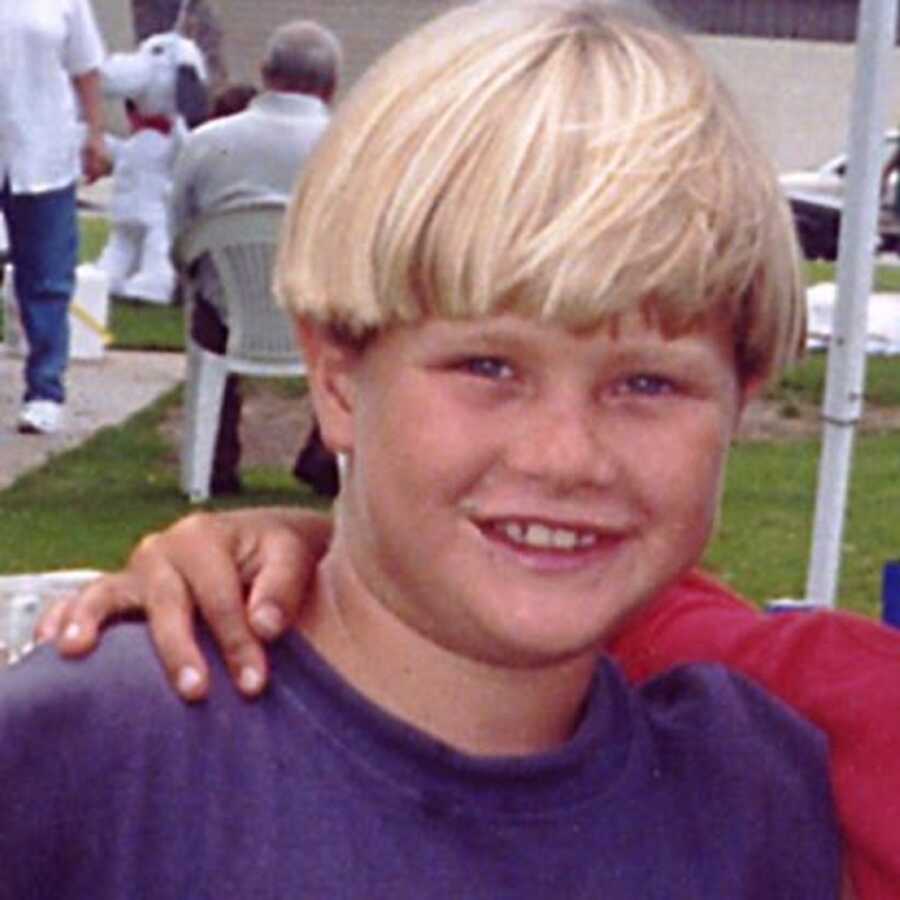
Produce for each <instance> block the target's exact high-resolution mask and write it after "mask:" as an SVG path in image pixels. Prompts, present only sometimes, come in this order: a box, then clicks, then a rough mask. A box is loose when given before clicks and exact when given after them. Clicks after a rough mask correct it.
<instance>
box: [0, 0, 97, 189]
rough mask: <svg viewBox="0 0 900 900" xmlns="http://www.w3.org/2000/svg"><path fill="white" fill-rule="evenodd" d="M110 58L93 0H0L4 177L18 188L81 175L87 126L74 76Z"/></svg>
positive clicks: (53, 185) (0, 171)
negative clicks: (106, 56)
mask: <svg viewBox="0 0 900 900" xmlns="http://www.w3.org/2000/svg"><path fill="white" fill-rule="evenodd" d="M103 56H104V48H103V40H102V38H101V36H100V30H99V28H98V27H97V21H96V19H95V18H94V13H93V10H92V9H91V6H90V3H89V0H2V2H0V180H2V179H5V178H7V177H8V178H9V181H10V186H11V188H12V191H13V193H16V194H37V193H43V192H45V191H51V190H56V189H58V188H62V187H65V186H66V185H69V184H72V182H74V181H75V180H76V179H77V178H78V176H79V174H80V171H81V166H80V161H79V151H80V147H81V141H82V134H83V129H82V128H81V127H80V126H79V123H78V102H77V98H76V96H75V92H74V90H73V88H72V78H73V77H74V76H76V75H83V74H85V73H87V72H90V71H91V70H92V69H97V68H99V66H100V63H101V62H102V61H103Z"/></svg>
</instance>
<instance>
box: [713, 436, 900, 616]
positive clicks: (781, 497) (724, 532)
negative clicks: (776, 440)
mask: <svg viewBox="0 0 900 900" xmlns="http://www.w3.org/2000/svg"><path fill="white" fill-rule="evenodd" d="M818 464H819V448H818V444H817V443H816V442H813V441H807V442H802V443H789V444H755V443H754V444H749V443H748V444H738V445H737V446H736V447H735V449H734V451H733V453H732V457H731V463H730V466H729V472H728V480H727V484H726V489H725V498H724V503H723V512H722V525H721V527H720V528H719V533H718V535H717V536H716V538H715V540H714V541H713V542H712V544H711V545H710V548H709V551H708V553H707V558H706V562H707V564H708V565H709V567H710V568H711V569H713V570H714V571H715V572H717V573H718V574H719V575H720V576H721V577H722V578H724V579H725V580H726V581H727V582H729V583H730V584H732V585H734V586H735V587H737V588H738V589H739V590H740V591H742V592H743V593H745V594H746V595H747V596H750V597H754V598H756V599H772V598H774V597H802V596H803V593H804V589H805V583H806V567H807V562H808V558H809V553H810V543H811V539H812V517H813V508H814V504H815V490H816V479H817V477H818ZM898 508H900V431H895V432H890V433H886V434H882V435H864V436H861V437H860V438H859V439H858V440H857V442H856V448H855V456H854V461H853V475H852V479H851V486H850V502H849V508H848V515H847V520H846V524H845V533H844V542H843V546H844V555H843V560H842V568H841V578H840V586H839V598H840V605H841V606H842V607H845V608H848V609H854V610H856V611H858V612H863V613H867V614H870V615H877V613H878V602H879V597H880V592H881V569H882V566H883V565H884V563H885V562H887V561H888V560H889V559H895V558H897V557H898V556H900V533H898V531H897V522H898V516H897V512H896V511H897V509H898Z"/></svg>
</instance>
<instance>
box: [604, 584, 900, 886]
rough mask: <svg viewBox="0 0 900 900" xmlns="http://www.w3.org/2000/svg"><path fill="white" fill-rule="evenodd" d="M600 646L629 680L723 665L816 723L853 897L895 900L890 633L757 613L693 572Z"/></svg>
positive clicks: (896, 676) (897, 812) (897, 840)
mask: <svg viewBox="0 0 900 900" xmlns="http://www.w3.org/2000/svg"><path fill="white" fill-rule="evenodd" d="M610 650H611V652H612V653H613V654H614V655H615V656H616V657H617V658H618V659H619V661H620V663H621V664H622V665H623V666H624V668H625V670H626V672H627V673H628V675H629V677H631V678H633V679H635V680H640V679H644V678H646V677H648V676H649V675H652V674H655V673H656V672H659V671H660V670H662V669H665V668H667V667H668V666H671V665H673V664H675V663H684V662H698V661H704V660H706V661H715V662H721V663H724V664H726V665H728V666H729V667H731V668H733V669H735V670H738V671H740V672H743V673H744V674H745V675H747V676H749V677H750V678H752V679H754V680H755V681H757V682H758V683H760V684H762V685H763V686H765V687H766V688H767V689H768V690H769V691H771V692H772V693H773V694H775V695H777V696H779V697H781V698H782V699H783V700H784V701H785V702H787V703H788V704H790V705H791V706H792V707H794V708H795V709H796V710H797V711H798V712H800V713H801V714H802V715H804V716H805V717H806V718H808V719H810V720H811V721H812V722H814V723H815V724H816V725H818V727H819V728H821V729H822V731H824V732H825V733H826V734H827V735H828V738H829V742H830V748H831V770H832V780H833V784H834V790H835V794H836V800H837V805H838V810H839V813H840V817H841V821H842V823H843V827H844V832H845V837H846V840H847V850H848V861H849V864H850V870H851V874H852V876H853V882H854V886H855V888H856V891H857V895H858V897H859V898H860V900H888V898H892V900H895V898H900V633H898V632H897V631H895V630H894V629H890V628H888V627H886V626H883V625H881V624H879V623H877V622H873V621H872V620H870V619H866V618H863V617H862V616H857V615H853V614H851V613H842V612H817V613H806V612H799V613H778V614H777V615H773V614H770V615H766V614H764V613H761V612H760V611H758V610H757V609H756V608H755V607H753V606H751V605H750V604H748V603H747V602H746V601H744V600H742V599H741V598H739V597H738V596H737V595H735V594H733V593H731V592H730V591H729V590H728V589H727V588H725V587H723V586H722V585H720V584H718V583H717V582H715V581H714V580H713V579H712V578H710V577H709V576H706V575H703V574H701V573H697V572H695V573H692V574H690V575H688V576H687V577H686V578H684V579H683V580H682V581H680V582H679V583H678V584H677V585H675V586H674V587H672V588H671V589H670V590H668V591H667V592H666V593H665V594H663V595H662V596H661V597H660V598H659V599H658V600H655V601H654V602H653V604H652V605H651V606H650V607H648V609H647V610H646V611H644V612H643V613H641V614H640V616H639V617H638V618H636V619H635V620H633V621H632V622H629V623H628V625H627V627H626V628H625V629H624V630H623V632H622V633H621V634H620V636H619V637H618V638H617V640H616V641H615V643H614V644H613V646H612V647H611V648H610Z"/></svg>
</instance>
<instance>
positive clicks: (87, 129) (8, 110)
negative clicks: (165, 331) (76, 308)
mask: <svg viewBox="0 0 900 900" xmlns="http://www.w3.org/2000/svg"><path fill="white" fill-rule="evenodd" d="M103 55H104V49H103V42H102V39H101V37H100V31H99V29H98V27H97V23H96V20H95V19H94V14H93V11H92V9H91V6H90V3H89V0H28V2H6V3H2V4H0V210H2V212H3V214H4V216H5V217H6V221H7V225H8V229H9V242H10V258H11V261H12V263H13V265H14V266H15V289H16V296H17V298H18V303H19V310H20V312H21V318H22V325H23V328H24V331H25V336H26V337H27V339H28V356H27V358H26V361H25V393H24V397H23V405H22V408H21V411H20V413H19V419H18V430H19V431H20V432H23V433H30V434H51V433H53V432H55V431H57V430H58V429H59V428H61V427H62V425H63V404H64V403H65V399H66V393H65V385H64V376H65V370H66V366H67V364H68V359H69V315H68V314H69V302H70V300H71V298H72V295H73V293H74V291H75V267H76V265H77V264H78V220H77V215H76V197H75V188H76V182H77V180H78V177H79V174H80V173H82V172H83V174H84V176H85V178H86V179H87V180H88V181H89V182H90V181H93V180H95V179H96V178H98V177H99V176H100V175H102V174H104V173H105V172H106V171H108V161H107V159H106V153H105V148H104V139H103V108H102V99H101V90H100V72H99V67H100V64H101V62H102V61H103ZM79 108H80V112H81V116H82V118H83V120H84V125H83V128H82V125H81V124H80V123H79V121H78V113H79ZM83 129H84V131H83ZM79 151H80V161H79Z"/></svg>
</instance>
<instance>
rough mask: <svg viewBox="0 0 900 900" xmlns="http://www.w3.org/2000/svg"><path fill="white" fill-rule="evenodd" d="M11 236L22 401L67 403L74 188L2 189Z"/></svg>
mask: <svg viewBox="0 0 900 900" xmlns="http://www.w3.org/2000/svg"><path fill="white" fill-rule="evenodd" d="M0 209H2V210H3V214H4V216H5V218H6V225H7V230H8V232H9V249H10V259H11V262H12V264H13V265H14V266H15V278H16V280H15V284H16V296H17V298H18V301H19V311H20V313H21V316H22V327H23V328H24V330H25V335H26V337H27V338H28V357H27V359H26V360H25V396H24V399H25V401H26V402H27V401H29V400H54V401H56V402H57V403H62V402H63V401H64V400H65V396H66V395H65V388H64V386H63V375H64V374H65V371H66V365H67V364H68V361H69V301H70V300H71V298H72V294H73V293H74V291H75V267H76V265H77V264H78V217H77V211H76V202H75V185H74V184H71V185H69V186H68V187H65V188H61V189H59V190H55V191H46V192H45V193H42V194H13V193H11V191H10V189H9V183H8V182H7V183H5V184H4V185H3V187H2V189H0Z"/></svg>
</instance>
